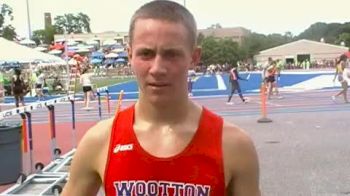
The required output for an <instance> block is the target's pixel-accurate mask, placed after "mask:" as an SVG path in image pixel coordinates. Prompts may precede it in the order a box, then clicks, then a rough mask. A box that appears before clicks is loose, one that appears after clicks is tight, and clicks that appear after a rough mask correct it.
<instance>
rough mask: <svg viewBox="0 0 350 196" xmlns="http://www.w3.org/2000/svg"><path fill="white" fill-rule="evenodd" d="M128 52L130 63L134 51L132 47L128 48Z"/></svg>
mask: <svg viewBox="0 0 350 196" xmlns="http://www.w3.org/2000/svg"><path fill="white" fill-rule="evenodd" d="M126 51H127V53H128V59H129V62H130V61H131V58H132V49H131V46H130V45H128V47H127V48H126Z"/></svg>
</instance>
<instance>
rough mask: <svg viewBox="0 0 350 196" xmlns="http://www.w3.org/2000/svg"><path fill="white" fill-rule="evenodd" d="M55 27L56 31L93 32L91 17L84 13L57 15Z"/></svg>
mask: <svg viewBox="0 0 350 196" xmlns="http://www.w3.org/2000/svg"><path fill="white" fill-rule="evenodd" d="M54 28H55V30H56V33H58V34H63V33H64V32H66V33H68V34H69V33H83V32H87V33H91V28H90V17H89V16H88V15H86V14H83V13H78V14H77V15H74V14H64V15H63V16H56V17H55V24H54Z"/></svg>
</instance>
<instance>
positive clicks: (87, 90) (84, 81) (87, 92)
mask: <svg viewBox="0 0 350 196" xmlns="http://www.w3.org/2000/svg"><path fill="white" fill-rule="evenodd" d="M88 71H89V68H88V67H84V68H83V69H82V72H81V76H80V84H81V85H82V86H83V92H84V107H83V109H89V108H90V107H89V104H90V98H91V95H92V93H93V92H92V82H91V79H90V78H91V76H92V75H93V74H94V73H88Z"/></svg>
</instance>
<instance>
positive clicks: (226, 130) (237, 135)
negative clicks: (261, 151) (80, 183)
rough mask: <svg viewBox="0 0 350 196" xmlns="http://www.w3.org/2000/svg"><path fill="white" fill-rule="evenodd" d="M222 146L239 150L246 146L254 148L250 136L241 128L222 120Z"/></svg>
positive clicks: (226, 148)
mask: <svg viewBox="0 0 350 196" xmlns="http://www.w3.org/2000/svg"><path fill="white" fill-rule="evenodd" d="M223 146H224V148H225V150H229V151H231V150H232V151H241V150H242V149H246V148H252V147H253V148H254V144H253V142H252V139H251V137H250V136H249V135H248V134H247V132H245V131H244V130H243V129H242V128H240V127H238V126H237V125H235V124H232V123H229V122H226V121H225V122H224V126H223Z"/></svg>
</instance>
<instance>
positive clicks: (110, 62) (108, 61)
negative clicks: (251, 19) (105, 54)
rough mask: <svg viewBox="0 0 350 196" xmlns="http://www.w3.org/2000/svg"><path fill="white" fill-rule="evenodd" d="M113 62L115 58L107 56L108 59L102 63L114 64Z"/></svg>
mask: <svg viewBox="0 0 350 196" xmlns="http://www.w3.org/2000/svg"><path fill="white" fill-rule="evenodd" d="M114 63H115V60H114V59H112V58H108V59H106V60H105V61H104V62H103V64H107V65H108V64H114Z"/></svg>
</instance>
